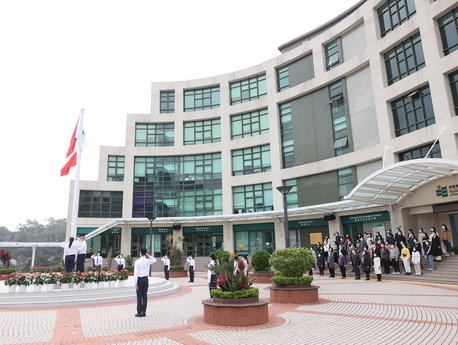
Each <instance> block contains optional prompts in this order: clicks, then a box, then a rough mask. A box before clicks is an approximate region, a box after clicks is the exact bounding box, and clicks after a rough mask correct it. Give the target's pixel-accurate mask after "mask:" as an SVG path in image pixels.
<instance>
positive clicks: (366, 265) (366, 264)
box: [362, 250, 371, 280]
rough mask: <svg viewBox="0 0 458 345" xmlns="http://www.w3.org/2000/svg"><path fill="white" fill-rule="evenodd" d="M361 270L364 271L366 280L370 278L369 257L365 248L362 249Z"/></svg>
mask: <svg viewBox="0 0 458 345" xmlns="http://www.w3.org/2000/svg"><path fill="white" fill-rule="evenodd" d="M362 259H363V260H362V261H363V266H362V268H363V271H364V273H366V280H371V279H370V273H371V258H370V257H369V255H368V253H367V251H366V250H364V251H363V257H362Z"/></svg>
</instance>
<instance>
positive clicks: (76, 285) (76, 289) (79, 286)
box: [73, 283, 81, 291]
mask: <svg viewBox="0 0 458 345" xmlns="http://www.w3.org/2000/svg"><path fill="white" fill-rule="evenodd" d="M80 289H81V284H75V283H73V291H80Z"/></svg>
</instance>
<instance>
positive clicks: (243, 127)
mask: <svg viewBox="0 0 458 345" xmlns="http://www.w3.org/2000/svg"><path fill="white" fill-rule="evenodd" d="M231 131H232V139H233V140H234V139H242V138H248V137H254V136H256V135H261V134H265V133H269V115H268V113H267V108H266V109H261V110H256V111H252V112H250V113H246V114H241V115H234V116H231Z"/></svg>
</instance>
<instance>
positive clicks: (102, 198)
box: [78, 190, 122, 218]
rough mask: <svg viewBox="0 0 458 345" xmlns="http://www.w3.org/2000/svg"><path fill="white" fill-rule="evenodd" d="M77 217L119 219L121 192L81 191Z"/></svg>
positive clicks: (120, 214) (120, 215) (120, 213)
mask: <svg viewBox="0 0 458 345" xmlns="http://www.w3.org/2000/svg"><path fill="white" fill-rule="evenodd" d="M78 217H80V218H121V217H122V192H107V191H97V190H81V191H80V200H79V210H78Z"/></svg>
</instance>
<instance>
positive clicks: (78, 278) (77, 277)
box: [73, 272, 83, 291]
mask: <svg viewBox="0 0 458 345" xmlns="http://www.w3.org/2000/svg"><path fill="white" fill-rule="evenodd" d="M82 282H83V273H81V272H77V273H75V274H74V275H73V291H79V290H80V289H81V283H82Z"/></svg>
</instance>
